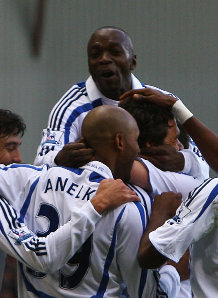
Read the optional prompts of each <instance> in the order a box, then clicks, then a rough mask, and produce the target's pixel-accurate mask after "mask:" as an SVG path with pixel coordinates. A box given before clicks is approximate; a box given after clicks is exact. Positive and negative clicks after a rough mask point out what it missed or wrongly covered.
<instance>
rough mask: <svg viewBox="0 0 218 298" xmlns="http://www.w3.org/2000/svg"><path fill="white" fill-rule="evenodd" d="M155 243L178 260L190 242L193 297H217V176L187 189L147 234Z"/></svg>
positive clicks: (173, 258)
mask: <svg viewBox="0 0 218 298" xmlns="http://www.w3.org/2000/svg"><path fill="white" fill-rule="evenodd" d="M149 239H150V241H151V243H152V244H153V245H154V247H155V248H156V249H157V250H158V251H159V252H160V253H161V254H163V255H164V256H166V257H167V258H169V259H171V260H173V261H175V262H178V261H179V260H180V258H181V257H182V256H183V254H184V253H185V251H186V250H187V248H188V247H189V246H190V245H191V267H190V269H191V285H192V290H193V292H194V295H195V297H217V290H218V287H217V281H218V254H217V252H218V178H213V179H212V178H209V179H207V180H205V182H204V183H202V184H201V185H200V186H199V187H197V188H196V189H195V190H194V191H192V192H191V193H190V195H189V196H188V198H187V199H186V200H185V202H183V203H182V205H181V206H180V207H179V208H178V209H177V212H176V215H175V216H174V217H173V218H172V219H170V220H167V221H166V222H165V224H164V225H163V226H161V227H159V228H158V229H156V230H155V231H153V232H151V233H150V234H149Z"/></svg>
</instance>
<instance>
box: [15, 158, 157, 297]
mask: <svg viewBox="0 0 218 298" xmlns="http://www.w3.org/2000/svg"><path fill="white" fill-rule="evenodd" d="M93 165H94V166H96V167H95V171H93V166H92V167H89V166H85V167H83V168H82V169H71V170H69V169H64V168H60V167H56V168H52V169H50V170H49V171H48V172H47V173H45V174H44V176H41V177H40V179H39V181H38V185H37V187H35V189H34V190H33V191H32V192H31V196H30V197H28V208H26V213H25V214H23V215H22V216H23V217H24V219H25V222H26V223H27V224H28V226H30V228H31V229H32V230H33V231H34V232H35V233H37V234H38V235H40V236H45V235H47V234H48V233H50V232H52V231H55V230H56V229H57V228H58V227H59V226H60V225H63V224H64V223H66V222H67V221H68V220H69V219H70V217H71V210H73V208H78V207H81V206H82V205H83V204H84V203H85V202H86V201H87V200H89V199H91V198H92V197H93V196H94V195H95V192H96V189H97V187H98V184H99V182H100V180H102V179H103V178H112V175H111V173H110V171H109V169H108V168H107V167H105V166H104V165H103V164H101V163H98V162H97V163H95V162H94V163H93ZM135 190H136V191H137V193H138V194H139V196H140V197H141V199H142V200H144V203H145V204H146V208H144V207H143V206H142V204H140V203H128V204H126V205H123V206H121V207H119V208H117V209H116V210H114V211H108V212H107V213H106V214H105V215H104V216H103V218H102V219H101V221H100V222H99V223H98V224H97V226H96V230H95V232H94V233H93V235H91V236H90V238H89V239H88V240H87V241H86V242H85V243H84V245H83V246H82V247H81V249H80V250H79V251H78V252H77V253H76V254H75V255H74V256H72V258H71V259H70V260H69V261H68V263H67V264H66V265H65V266H64V267H63V268H61V270H59V271H57V272H54V273H51V274H44V273H40V272H35V271H33V270H32V269H30V268H27V267H25V266H23V265H21V264H19V297H75V298H78V297H119V295H120V291H121V283H122V282H124V283H125V284H126V285H127V288H128V292H129V295H130V296H131V297H139V296H144V297H155V295H156V281H155V278H154V276H153V272H152V271H150V270H149V271H144V270H141V269H140V268H139V266H138V262H137V251H138V246H139V242H140V239H141V236H142V233H143V230H144V229H145V227H146V222H147V220H148V216H149V215H150V210H151V200H150V198H149V196H148V195H147V194H146V193H145V192H143V191H142V190H139V189H135ZM82 232H83V231H82V230H81V233H82ZM63 248H64V239H63V246H62V247H56V248H55V247H54V249H56V250H59V249H63ZM66 249H67V247H66ZM146 281H147V282H146Z"/></svg>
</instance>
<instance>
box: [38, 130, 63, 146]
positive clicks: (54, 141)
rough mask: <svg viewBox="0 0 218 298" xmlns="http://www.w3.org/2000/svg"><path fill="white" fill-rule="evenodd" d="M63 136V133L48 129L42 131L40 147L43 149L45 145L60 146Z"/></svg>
mask: <svg viewBox="0 0 218 298" xmlns="http://www.w3.org/2000/svg"><path fill="white" fill-rule="evenodd" d="M63 134H64V133H63V131H59V130H51V129H50V128H46V129H43V131H42V142H41V146H42V147H43V146H44V145H45V144H47V145H48V144H51V145H59V146H60V145H61V144H62V141H61V139H62V137H63Z"/></svg>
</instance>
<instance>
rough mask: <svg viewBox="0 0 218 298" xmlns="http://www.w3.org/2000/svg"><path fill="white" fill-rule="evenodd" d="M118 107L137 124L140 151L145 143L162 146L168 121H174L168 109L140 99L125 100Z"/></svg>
mask: <svg viewBox="0 0 218 298" xmlns="http://www.w3.org/2000/svg"><path fill="white" fill-rule="evenodd" d="M119 106H120V107H121V108H123V109H125V110H127V111H128V112H129V113H130V114H131V115H132V116H133V117H134V118H135V120H136V122H137V124H138V128H139V138H138V143H139V147H140V149H143V148H144V147H145V145H146V143H147V142H149V143H150V144H151V145H153V146H158V145H162V144H163V141H164V139H165V137H166V135H167V131H168V128H169V125H168V121H169V120H171V119H174V115H173V113H172V112H171V110H170V108H168V107H160V106H158V105H156V104H153V103H150V102H147V101H145V100H144V99H142V98H140V99H133V98H127V99H126V100H124V101H123V102H121V103H120V104H119Z"/></svg>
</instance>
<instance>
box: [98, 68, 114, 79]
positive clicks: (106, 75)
mask: <svg viewBox="0 0 218 298" xmlns="http://www.w3.org/2000/svg"><path fill="white" fill-rule="evenodd" d="M113 75H114V72H113V71H111V70H105V71H103V72H102V73H101V76H102V77H104V78H110V77H112V76H113Z"/></svg>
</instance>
